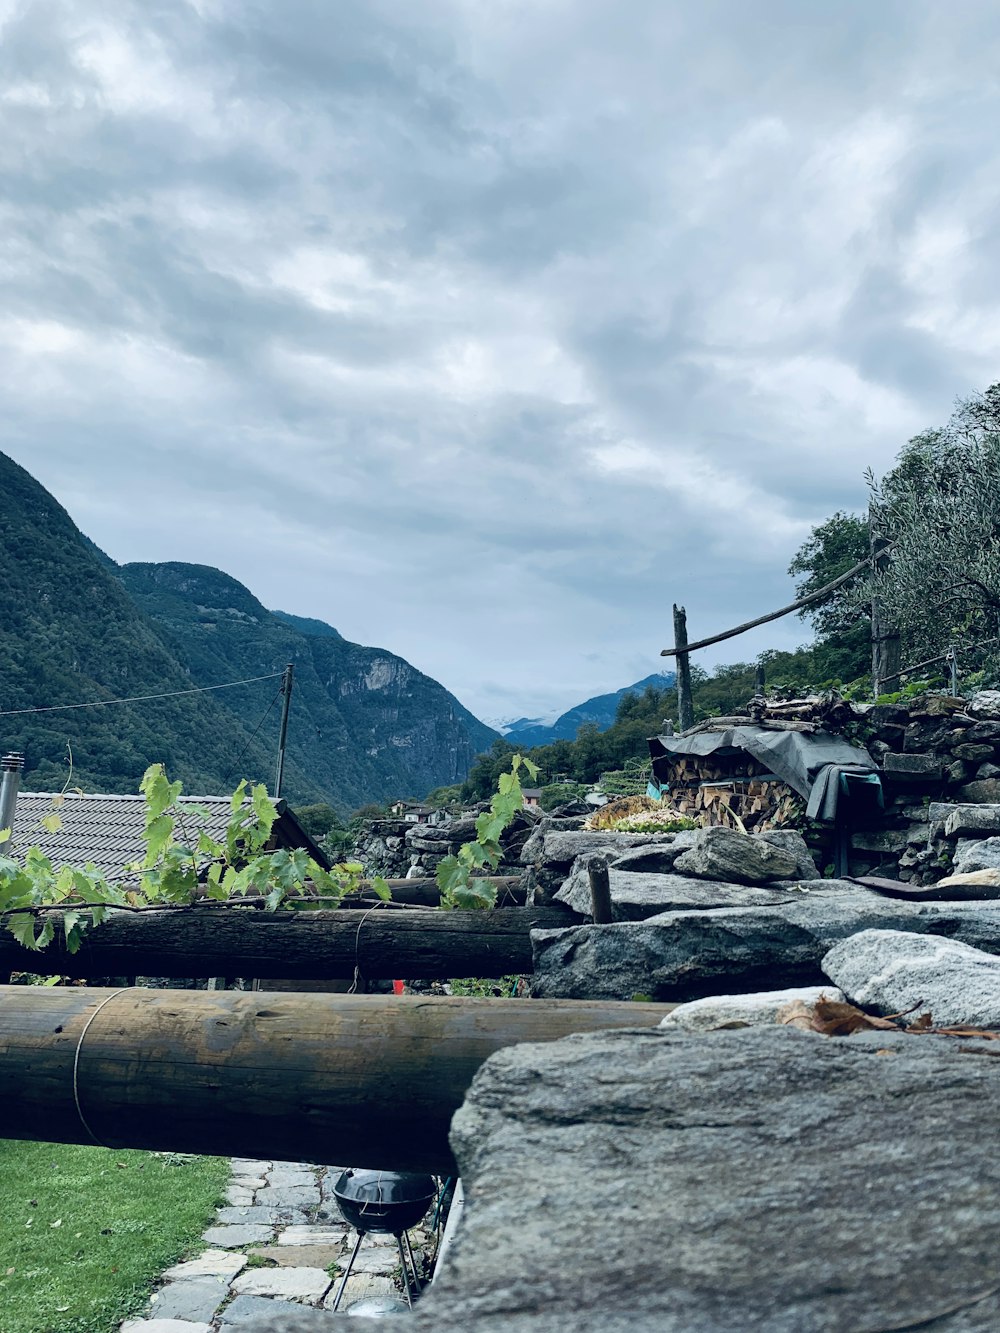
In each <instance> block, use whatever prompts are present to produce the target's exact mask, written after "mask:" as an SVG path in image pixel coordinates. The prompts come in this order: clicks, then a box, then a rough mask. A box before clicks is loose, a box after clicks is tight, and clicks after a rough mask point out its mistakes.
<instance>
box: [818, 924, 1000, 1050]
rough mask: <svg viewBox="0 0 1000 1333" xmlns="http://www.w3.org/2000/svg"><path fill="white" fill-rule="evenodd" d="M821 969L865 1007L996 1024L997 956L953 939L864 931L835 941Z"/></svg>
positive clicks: (999, 993)
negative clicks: (917, 1012)
mask: <svg viewBox="0 0 1000 1333" xmlns="http://www.w3.org/2000/svg"><path fill="white" fill-rule="evenodd" d="M823 971H824V972H825V973H826V975H827V976H828V977H829V978H830V979H831V980H832V981H833V982H834V983H835V984H836V985H838V986H839V987H840V988H841V990H843V991H844V993H845V994H846V995H847V997H848V999H850V1000H853V1001H854V1003H855V1004H857V1005H860V1006H861V1007H862V1008H863V1009H874V1010H876V1011H877V1012H878V1013H882V1014H898V1013H902V1012H903V1011H905V1010H915V1009H917V1008H919V1010H920V1012H921V1013H923V1012H928V1013H930V1015H931V1017H932V1019H933V1021H934V1023H935V1025H936V1026H949V1025H953V1024H968V1025H970V1026H972V1027H985V1028H1000V958H997V957H995V956H994V955H993V954H988V953H983V952H982V950H981V949H973V948H970V947H969V945H967V944H960V943H959V942H958V941H957V940H948V939H940V938H938V937H935V936H930V935H914V934H910V933H907V932H904V931H898V930H864V931H861V933H860V934H858V935H851V936H850V937H849V938H848V939H846V940H841V941H840V943H839V944H835V945H834V947H833V948H832V949H831V950H830V952H829V953H828V954H827V955H826V957H825V958H824V959H823Z"/></svg>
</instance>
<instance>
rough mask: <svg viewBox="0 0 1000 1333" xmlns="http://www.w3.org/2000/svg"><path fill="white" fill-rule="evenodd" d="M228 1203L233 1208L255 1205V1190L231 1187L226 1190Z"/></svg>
mask: <svg viewBox="0 0 1000 1333" xmlns="http://www.w3.org/2000/svg"><path fill="white" fill-rule="evenodd" d="M226 1203H228V1204H230V1205H231V1206H232V1207H233V1208H239V1207H240V1206H241V1205H249V1204H251V1203H253V1190H245V1189H242V1188H241V1187H240V1186H239V1185H230V1186H229V1188H228V1189H227V1190H226Z"/></svg>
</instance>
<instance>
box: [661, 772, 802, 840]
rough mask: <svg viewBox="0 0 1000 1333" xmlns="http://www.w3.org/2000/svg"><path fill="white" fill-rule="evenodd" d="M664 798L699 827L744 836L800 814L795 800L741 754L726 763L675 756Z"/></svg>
mask: <svg viewBox="0 0 1000 1333" xmlns="http://www.w3.org/2000/svg"><path fill="white" fill-rule="evenodd" d="M670 800H671V804H672V805H673V806H675V807H676V809H677V810H679V811H680V813H681V814H683V815H686V816H687V817H688V818H689V819H696V820H697V821H698V823H699V824H723V825H725V826H726V827H728V828H735V829H742V830H743V831H744V832H746V833H766V832H767V831H768V830H769V829H774V828H782V827H786V826H787V825H789V824H791V823H794V821H795V818H796V816H797V815H799V814H801V812H802V801H801V799H800V798H799V796H798V795H797V794H796V793H795V792H794V791H792V789H791V788H790V787H789V786H787V785H786V784H785V783H784V782H781V781H780V780H779V779H778V778H775V777H774V776H772V775H768V772H767V769H765V768H764V767H763V765H761V764H759V763H757V762H756V760H754V759H751V758H750V756H749V755H746V754H741V755H739V756H738V757H735V756H734V757H733V758H732V759H728V760H727V759H718V758H716V757H715V756H711V757H708V758H700V757H697V756H694V755H681V756H678V757H677V758H676V759H675V761H674V763H673V764H672V765H671V770H670Z"/></svg>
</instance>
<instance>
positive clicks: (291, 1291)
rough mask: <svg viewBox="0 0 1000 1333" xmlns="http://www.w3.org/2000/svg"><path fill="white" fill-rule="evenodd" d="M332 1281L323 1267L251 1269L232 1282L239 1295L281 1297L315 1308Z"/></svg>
mask: <svg viewBox="0 0 1000 1333" xmlns="http://www.w3.org/2000/svg"><path fill="white" fill-rule="evenodd" d="M332 1281H333V1279H332V1278H331V1277H330V1274H329V1273H327V1272H325V1271H324V1270H323V1269H322V1268H251V1269H250V1270H249V1272H246V1273H241V1274H240V1276H239V1277H237V1278H234V1279H233V1291H235V1292H236V1294H237V1295H239V1296H280V1297H282V1298H283V1299H284V1300H286V1301H302V1302H303V1304H305V1305H315V1304H317V1303H318V1302H319V1301H321V1300H322V1299H323V1297H324V1296H325V1295H326V1293H327V1292H328V1291H329V1290H330V1285H331V1283H332Z"/></svg>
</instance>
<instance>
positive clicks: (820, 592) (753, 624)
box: [660, 542, 892, 657]
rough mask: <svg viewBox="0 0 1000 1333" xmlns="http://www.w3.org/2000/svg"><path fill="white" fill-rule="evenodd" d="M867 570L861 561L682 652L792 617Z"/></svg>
mask: <svg viewBox="0 0 1000 1333" xmlns="http://www.w3.org/2000/svg"><path fill="white" fill-rule="evenodd" d="M891 544H892V543H891V542H890V543H888V545H891ZM867 568H868V561H867V559H866V560H860V561H859V562H858V563H857V564H856V565H852V566H851V568H850V569H848V570H845V572H844V573H843V574H839V575H838V576H837V577H836V578H835V579H832V580H831V581H830V582H829V583H825V584H824V585H823V587H822V588H817V589H816V591H815V592H811V593H809V595H808V596H807V597H799V598H798V599H797V600H796V601H794V602H789V604H788V605H787V606H782V607H780V608H779V609H778V610H777V611H769V612H768V613H767V615H766V616H758V617H757V619H756V620H745V621H744V622H743V624H742V625H736V626H734V627H733V628H732V629H726V630H723V631H722V633H721V634H712V635H710V636H709V638H707V639H699V640H698V642H697V643H689V644H687V646H686V647H685V648H684V649H682V650H681V651H684V652H690V653H693V652H696V651H697V649H699V648H710V647H711V646H712V644H713V643H722V642H723V640H724V639H734V638H735V637H736V636H737V634H745V633H746V632H747V630H748V629H756V628H757V626H758V625H766V624H767V623H768V622H769V621H771V620H780V619H781V617H782V616H787V615H790V614H791V612H792V611H800V610H801V609H802V607H804V606H811V605H812V603H813V602H818V601H821V600H822V598H824V597H826V596H827V595H828V594H829V593H831V592H833V591H834V589H836V588H839V587H841V586H842V585H843V584H845V583H849V582H850V580H851V579H853V578H855V577H856V576H857V575H858V574H860V573H861V571H862V570H863V569H867ZM677 652H678V649H677V646H676V645H675V646H674V647H673V648H661V649H660V656H661V657H674V656H676V654H677Z"/></svg>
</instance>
